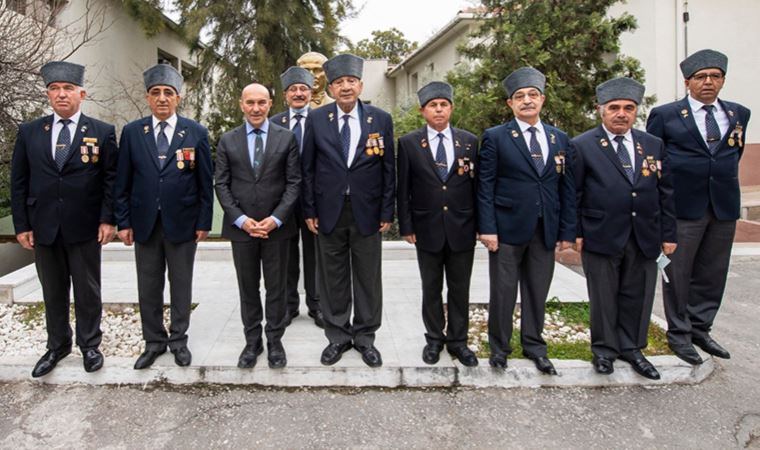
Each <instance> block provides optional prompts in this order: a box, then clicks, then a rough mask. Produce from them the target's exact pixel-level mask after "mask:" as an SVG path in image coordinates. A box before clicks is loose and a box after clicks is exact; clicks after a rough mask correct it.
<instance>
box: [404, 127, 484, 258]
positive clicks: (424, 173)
mask: <svg viewBox="0 0 760 450" xmlns="http://www.w3.org/2000/svg"><path fill="white" fill-rule="evenodd" d="M451 134H452V138H453V140H454V142H453V145H454V157H455V160H454V161H453V164H452V165H451V170H450V171H449V175H448V178H447V179H446V181H445V182H444V181H442V180H441V178H440V177H439V176H438V172H437V169H436V167H435V159H434V158H433V153H432V152H431V150H430V149H431V147H433V148H435V146H437V145H438V144H437V140H436V142H435V143H433V144H431V143H428V132H427V126H424V127H422V128H420V129H417V130H414V131H412V132H411V133H409V134H407V135H405V136H402V137H401V138H399V140H398V225H399V231H400V232H401V236H409V235H411V234H415V235H416V237H417V244H416V246H417V248H419V249H421V250H424V251H427V252H439V251H441V250H443V246H444V244H445V243H446V242H448V244H449V247H450V248H451V250H453V251H455V252H461V251H465V250H472V248H473V247H474V246H475V233H476V231H477V229H476V226H475V223H476V217H475V202H476V197H475V193H476V192H477V180H476V178H475V174H477V173H478V169H477V159H478V138H477V137H476V136H475V135H474V134H472V133H470V132H469V131H465V130H460V129H459V128H453V127H452V128H451ZM465 168H466V169H467V170H466V171H465Z"/></svg>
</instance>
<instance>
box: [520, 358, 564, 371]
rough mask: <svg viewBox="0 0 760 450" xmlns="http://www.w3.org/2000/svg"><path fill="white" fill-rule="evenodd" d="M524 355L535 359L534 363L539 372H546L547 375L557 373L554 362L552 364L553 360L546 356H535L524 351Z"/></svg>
mask: <svg viewBox="0 0 760 450" xmlns="http://www.w3.org/2000/svg"><path fill="white" fill-rule="evenodd" d="M523 356H525V357H526V358H528V359H529V360H531V361H533V363H534V364H535V365H536V369H538V371H539V372H542V373H545V374H547V375H557V370H556V369H555V368H554V364H552V362H551V361H550V360H549V358H547V357H546V356H533V355H529V354H527V353H523Z"/></svg>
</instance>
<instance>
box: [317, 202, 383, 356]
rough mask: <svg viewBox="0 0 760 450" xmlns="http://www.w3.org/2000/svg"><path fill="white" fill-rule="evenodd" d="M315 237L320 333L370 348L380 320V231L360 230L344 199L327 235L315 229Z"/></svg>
mask: <svg viewBox="0 0 760 450" xmlns="http://www.w3.org/2000/svg"><path fill="white" fill-rule="evenodd" d="M347 199H348V197H347ZM378 226H379V224H378ZM318 240H319V246H318V249H319V254H318V262H317V270H318V272H319V288H320V291H319V294H320V306H321V308H322V314H323V315H324V318H325V336H327V339H328V340H329V341H330V342H331V343H334V344H343V343H346V342H350V341H351V340H353V342H354V345H356V346H357V347H360V348H364V347H369V346H370V345H373V343H374V342H375V332H376V331H377V329H378V328H380V322H381V319H382V309H383V284H382V280H381V262H382V261H381V257H382V240H381V235H380V233H379V232H378V233H374V234H372V235H370V236H362V235H361V234H360V233H359V230H358V229H357V228H356V224H355V222H354V215H353V212H352V210H351V202H350V201H348V200H347V201H346V202H345V204H344V205H343V210H342V211H341V214H340V218H339V219H338V223H337V225H336V226H335V229H334V230H333V231H332V233H330V234H325V233H323V232H321V231H320V232H319V237H318ZM352 306H353V308H354V317H353V319H354V320H353V323H351V309H352Z"/></svg>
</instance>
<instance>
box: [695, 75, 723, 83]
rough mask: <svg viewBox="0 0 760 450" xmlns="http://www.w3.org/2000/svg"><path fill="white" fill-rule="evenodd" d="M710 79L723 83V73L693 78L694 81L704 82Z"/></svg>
mask: <svg viewBox="0 0 760 450" xmlns="http://www.w3.org/2000/svg"><path fill="white" fill-rule="evenodd" d="M708 78H712V79H713V80H714V81H721V80H722V79H723V78H724V75H723V74H722V73H698V74H696V75H694V76H692V77H691V79H692V80H695V81H699V82H703V81H705V80H706V79H708Z"/></svg>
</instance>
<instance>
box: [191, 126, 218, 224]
mask: <svg viewBox="0 0 760 450" xmlns="http://www.w3.org/2000/svg"><path fill="white" fill-rule="evenodd" d="M200 132H201V139H200V140H199V141H198V146H197V149H196V159H197V161H196V163H197V165H198V167H197V172H196V179H197V182H198V195H199V196H200V213H199V214H198V222H197V223H196V225H195V229H196V230H199V231H210V230H211V225H212V221H213V217H214V175H213V173H214V169H213V164H212V162H211V147H210V146H209V143H208V131H207V130H206V129H205V128H202V129H201V130H200Z"/></svg>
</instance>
